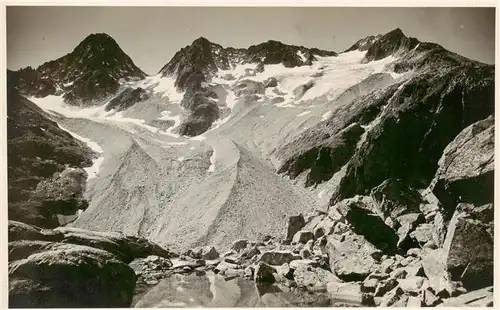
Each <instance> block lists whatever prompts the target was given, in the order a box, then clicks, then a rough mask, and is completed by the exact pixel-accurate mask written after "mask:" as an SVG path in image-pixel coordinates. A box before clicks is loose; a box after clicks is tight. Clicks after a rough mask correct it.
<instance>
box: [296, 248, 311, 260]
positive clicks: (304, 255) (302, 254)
mask: <svg viewBox="0 0 500 310" xmlns="http://www.w3.org/2000/svg"><path fill="white" fill-rule="evenodd" d="M299 255H300V257H302V258H303V259H308V258H309V257H311V255H312V254H311V251H310V250H309V249H307V248H303V249H302V250H300V252H299Z"/></svg>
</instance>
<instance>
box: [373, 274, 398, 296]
mask: <svg viewBox="0 0 500 310" xmlns="http://www.w3.org/2000/svg"><path fill="white" fill-rule="evenodd" d="M396 286H398V281H396V280H395V279H393V278H390V279H387V280H383V281H380V282H379V284H378V285H377V288H376V289H375V294H374V296H376V297H382V296H384V295H385V294H386V293H387V292H389V291H391V290H392V289H394V288H395V287H396Z"/></svg>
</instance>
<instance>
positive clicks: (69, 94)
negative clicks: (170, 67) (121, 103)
mask: <svg viewBox="0 0 500 310" xmlns="http://www.w3.org/2000/svg"><path fill="white" fill-rule="evenodd" d="M144 77H145V74H144V72H142V71H141V70H140V69H139V68H138V67H137V66H136V65H135V64H134V62H133V61H132V60H131V59H130V57H129V56H127V55H126V54H125V53H124V52H123V51H122V50H121V48H120V47H119V46H118V44H117V43H116V41H115V40H114V39H113V38H111V37H110V36H108V35H107V34H104V33H97V34H91V35H89V36H87V37H86V38H85V39H84V40H83V41H82V42H80V44H78V46H76V47H75V49H74V50H73V51H72V52H71V53H69V54H67V55H65V56H63V57H60V58H58V59H56V60H53V61H49V62H46V63H44V64H42V65H41V66H39V67H38V68H37V69H36V70H33V69H31V68H27V69H24V70H20V71H18V72H17V74H16V79H15V81H16V82H17V83H16V87H17V88H18V90H19V91H21V92H22V93H23V94H26V95H30V96H31V95H33V96H37V97H44V96H46V95H49V94H50V95H52V94H55V93H56V90H57V89H58V88H59V89H61V90H62V92H63V93H64V100H65V101H66V102H67V103H70V104H75V105H87V104H92V103H93V102H94V101H96V100H100V99H104V98H106V97H108V96H110V95H113V94H115V93H116V92H117V91H118V88H119V80H120V79H134V78H136V79H143V78H144Z"/></svg>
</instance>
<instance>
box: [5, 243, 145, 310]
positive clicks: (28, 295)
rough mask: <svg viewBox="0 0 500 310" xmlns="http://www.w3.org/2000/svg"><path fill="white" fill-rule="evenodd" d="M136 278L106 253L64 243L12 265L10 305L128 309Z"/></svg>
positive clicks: (11, 263)
mask: <svg viewBox="0 0 500 310" xmlns="http://www.w3.org/2000/svg"><path fill="white" fill-rule="evenodd" d="M135 281H136V275H135V273H134V271H133V270H132V268H130V267H129V266H127V265H126V264H124V263H123V262H120V261H119V260H117V259H116V257H115V256H114V255H112V254H110V253H108V252H106V251H103V250H99V249H95V248H91V247H86V246H80V245H72V244H63V243H52V244H50V245H48V246H47V247H46V250H44V251H40V252H37V253H34V254H31V255H29V256H28V257H26V258H24V259H20V260H15V261H12V262H10V263H9V306H10V307H15V308H19V307H21V308H40V307H47V308H61V307H62V308H82V307H84V308H95V307H98V308H108V307H114V308H125V307H129V306H130V304H131V302H132V296H133V293H134V288H135Z"/></svg>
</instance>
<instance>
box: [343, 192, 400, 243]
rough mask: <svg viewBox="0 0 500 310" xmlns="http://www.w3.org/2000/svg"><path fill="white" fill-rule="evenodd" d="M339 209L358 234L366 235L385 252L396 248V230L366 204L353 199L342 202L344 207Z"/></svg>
mask: <svg viewBox="0 0 500 310" xmlns="http://www.w3.org/2000/svg"><path fill="white" fill-rule="evenodd" d="M340 204H342V202H341V203H340ZM334 208H335V206H334ZM337 210H338V211H339V213H341V214H342V216H343V217H344V218H345V220H346V221H347V222H348V223H349V224H351V227H352V230H353V231H354V232H355V233H356V234H358V235H362V236H364V237H365V239H366V240H367V241H368V242H370V243H372V244H373V245H374V246H375V247H377V248H379V249H380V250H383V251H384V252H393V251H395V250H396V248H397V244H398V240H399V237H398V235H397V234H396V232H395V231H394V230H393V229H392V228H391V227H389V226H388V225H386V224H385V223H384V221H383V220H382V218H381V217H380V216H378V215H377V214H374V213H372V212H371V211H370V210H368V209H367V208H366V207H365V205H363V204H361V205H360V204H358V203H357V202H355V201H353V200H351V203H349V204H347V205H344V204H342V207H340V208H338V209H337Z"/></svg>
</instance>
